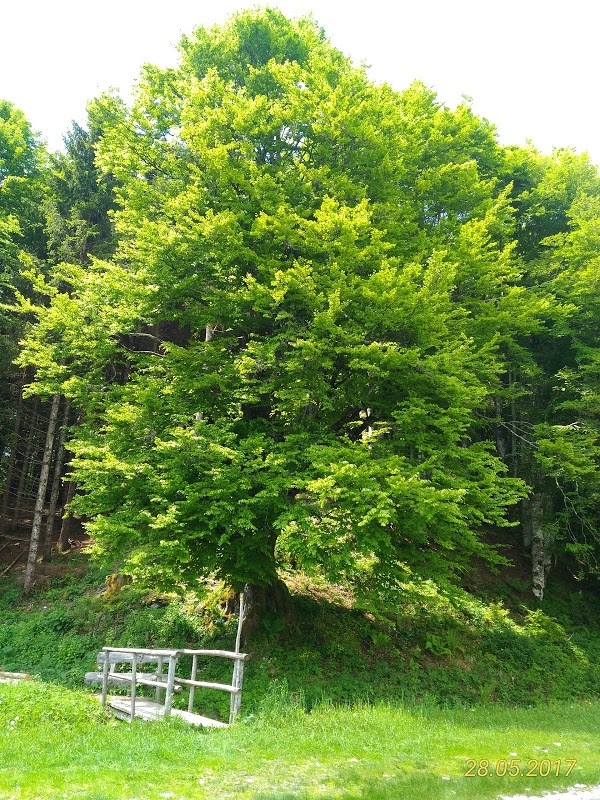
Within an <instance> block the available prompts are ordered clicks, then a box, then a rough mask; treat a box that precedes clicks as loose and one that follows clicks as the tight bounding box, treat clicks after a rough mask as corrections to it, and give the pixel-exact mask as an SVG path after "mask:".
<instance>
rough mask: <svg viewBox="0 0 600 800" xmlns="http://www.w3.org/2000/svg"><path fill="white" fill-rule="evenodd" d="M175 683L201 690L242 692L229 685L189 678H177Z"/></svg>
mask: <svg viewBox="0 0 600 800" xmlns="http://www.w3.org/2000/svg"><path fill="white" fill-rule="evenodd" d="M175 683H176V684H178V685H180V686H196V687H198V688H199V689H218V690H219V691H221V692H231V694H237V693H238V692H239V691H240V690H239V689H238V688H237V687H236V686H231V684H229V683H210V682H209V681H192V680H188V679H187V678H175Z"/></svg>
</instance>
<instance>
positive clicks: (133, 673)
mask: <svg viewBox="0 0 600 800" xmlns="http://www.w3.org/2000/svg"><path fill="white" fill-rule="evenodd" d="M131 655H132V659H133V660H132V662H131V719H130V720H129V721H130V722H133V720H134V718H135V690H136V680H137V653H132V654H131Z"/></svg>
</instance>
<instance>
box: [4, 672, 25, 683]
mask: <svg viewBox="0 0 600 800" xmlns="http://www.w3.org/2000/svg"><path fill="white" fill-rule="evenodd" d="M0 678H6V679H8V680H11V681H30V680H31V675H29V673H27V672H0Z"/></svg>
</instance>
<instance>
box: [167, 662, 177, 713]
mask: <svg viewBox="0 0 600 800" xmlns="http://www.w3.org/2000/svg"><path fill="white" fill-rule="evenodd" d="M178 655H179V654H178V653H176V652H174V653H171V655H169V672H168V674H167V690H166V692H165V714H164V715H165V719H168V718H169V717H170V716H171V706H172V705H173V688H174V686H175V667H176V665H177V656H178Z"/></svg>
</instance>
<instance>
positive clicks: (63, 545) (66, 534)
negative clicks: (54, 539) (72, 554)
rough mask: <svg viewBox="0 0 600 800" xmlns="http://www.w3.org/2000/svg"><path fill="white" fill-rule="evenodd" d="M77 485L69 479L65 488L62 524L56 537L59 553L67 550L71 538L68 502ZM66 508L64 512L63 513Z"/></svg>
mask: <svg viewBox="0 0 600 800" xmlns="http://www.w3.org/2000/svg"><path fill="white" fill-rule="evenodd" d="M76 490H77V487H76V486H75V484H74V483H73V481H69V482H68V483H67V488H66V496H65V502H64V503H63V517H62V525H61V527H60V535H59V537H58V550H59V552H60V553H63V552H64V551H65V550H68V546H69V539H70V538H71V532H72V531H71V529H72V527H73V517H72V516H71V514H70V513H69V510H68V508H69V503H70V502H71V500H72V499H73V498H74V497H75V492H76ZM65 509H66V513H65Z"/></svg>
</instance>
